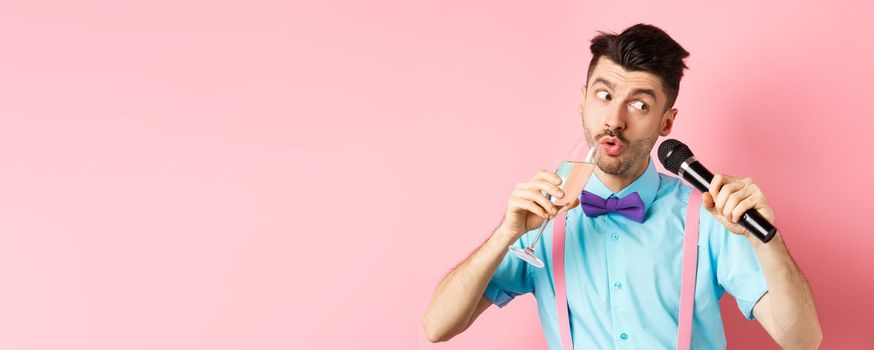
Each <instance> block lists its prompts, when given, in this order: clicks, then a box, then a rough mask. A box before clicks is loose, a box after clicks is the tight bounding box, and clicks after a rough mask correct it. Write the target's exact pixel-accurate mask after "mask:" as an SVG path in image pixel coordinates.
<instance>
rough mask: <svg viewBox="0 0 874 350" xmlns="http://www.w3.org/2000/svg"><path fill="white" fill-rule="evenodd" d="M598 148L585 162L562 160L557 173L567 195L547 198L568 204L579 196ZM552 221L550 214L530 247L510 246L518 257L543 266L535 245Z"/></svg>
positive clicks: (558, 203) (561, 204)
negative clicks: (535, 251)
mask: <svg viewBox="0 0 874 350" xmlns="http://www.w3.org/2000/svg"><path fill="white" fill-rule="evenodd" d="M596 149H597V147H592V148H591V149H589V153H588V155H586V160H585V161H583V162H579V161H572V160H565V161H563V162H561V165H559V166H558V169H557V170H556V171H555V174H556V175H558V176H559V177H560V178H561V184H560V185H559V188H561V190H562V192H564V193H565V196H564V197H562V198H554V197H552V196H551V195H550V194H548V193H547V194H546V199H548V200H549V201H551V202H552V203H553V204H556V205H559V206H566V205H568V204H570V203H571V202H573V201H574V199H576V198H577V197H579V196H580V194H581V193H582V192H583V187H585V186H586V183H587V182H589V178H590V177H591V176H592V172H593V171H594V170H595V163H594V161H593V158H594V154H595V150H596ZM556 215H564V213H561V212H559V213H558V214H556ZM550 221H552V215H549V216H548V217H547V218H546V220H543V224H541V225H540V230H539V231H538V232H537V236H534V240H533V241H531V244H529V245H528V247H526V248H525V249H522V248H519V247H517V246H515V245H513V246H510V251H511V252H513V254H514V255H516V257H518V258H520V259H522V260H525V262H527V263H529V264H531V265H533V266H535V267H538V268H543V260H540V258H538V257H537V256H535V255H534V246H535V245H536V244H537V242H538V241H540V237H541V236H543V231H544V230H545V229H546V226H548V225H549V222H550Z"/></svg>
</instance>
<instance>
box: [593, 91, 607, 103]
mask: <svg viewBox="0 0 874 350" xmlns="http://www.w3.org/2000/svg"><path fill="white" fill-rule="evenodd" d="M595 96H597V97H598V98H600V99H602V100H607V101H610V93H608V92H607V91H604V90H598V91H596V92H595Z"/></svg>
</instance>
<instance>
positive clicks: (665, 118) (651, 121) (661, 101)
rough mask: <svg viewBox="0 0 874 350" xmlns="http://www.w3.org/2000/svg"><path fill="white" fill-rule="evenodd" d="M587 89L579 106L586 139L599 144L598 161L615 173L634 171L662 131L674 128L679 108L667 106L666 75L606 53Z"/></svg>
mask: <svg viewBox="0 0 874 350" xmlns="http://www.w3.org/2000/svg"><path fill="white" fill-rule="evenodd" d="M582 91H583V96H582V97H581V98H580V106H579V112H580V113H581V116H582V118H583V132H584V133H585V135H586V141H587V142H588V143H589V146H591V147H598V150H597V156H596V158H595V163H596V164H597V165H598V167H599V168H601V170H602V171H604V172H605V173H607V174H610V175H615V176H620V177H623V176H632V175H634V173H635V172H636V171H637V170H638V169H640V168H641V167H642V166H643V163H644V162H646V159H647V157H648V156H649V153H650V151H651V150H652V147H653V145H655V142H656V140H657V139H658V137H659V135H661V136H667V135H668V134H670V132H671V126H672V125H673V119H674V116H675V115H676V113H677V110H676V109H671V110H668V111H665V106H666V103H667V95H666V93H665V89H664V88H663V87H662V83H661V79H660V78H659V77H658V76H656V75H654V74H652V73H647V72H640V71H634V72H632V71H626V70H625V69H624V68H622V66H620V65H618V64H616V63H615V62H613V61H611V60H610V59H608V58H606V57H601V58H600V59H599V60H598V63H597V64H596V65H595V69H594V71H592V75H591V77H590V78H589V81H588V82H587V86H585V87H583V89H582Z"/></svg>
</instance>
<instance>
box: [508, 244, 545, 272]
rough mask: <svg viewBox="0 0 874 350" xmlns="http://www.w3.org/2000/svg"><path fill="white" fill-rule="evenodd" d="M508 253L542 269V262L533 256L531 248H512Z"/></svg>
mask: <svg viewBox="0 0 874 350" xmlns="http://www.w3.org/2000/svg"><path fill="white" fill-rule="evenodd" d="M510 251H511V252H513V255H516V257H517V258H519V259H522V260H525V262H527V263H529V264H531V265H533V266H534V267H538V268H541V269H542V268H543V261H542V260H540V259H538V258H537V257H536V256H534V249H531V247H528V248H525V249H519V247H516V246H512V247H510Z"/></svg>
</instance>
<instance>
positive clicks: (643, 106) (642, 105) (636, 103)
mask: <svg viewBox="0 0 874 350" xmlns="http://www.w3.org/2000/svg"><path fill="white" fill-rule="evenodd" d="M631 106H632V107H634V108H637V109H639V110H641V111H645V110H648V109H649V106H647V105H646V103H643V102H642V101H634V102H632V103H631Z"/></svg>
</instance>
